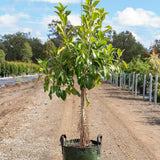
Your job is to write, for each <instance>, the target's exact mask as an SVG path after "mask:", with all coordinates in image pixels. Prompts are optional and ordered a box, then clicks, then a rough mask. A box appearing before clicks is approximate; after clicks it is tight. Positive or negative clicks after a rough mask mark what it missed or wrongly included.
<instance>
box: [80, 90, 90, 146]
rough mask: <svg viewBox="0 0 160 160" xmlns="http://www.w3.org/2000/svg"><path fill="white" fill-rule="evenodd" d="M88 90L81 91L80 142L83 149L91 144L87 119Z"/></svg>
mask: <svg viewBox="0 0 160 160" xmlns="http://www.w3.org/2000/svg"><path fill="white" fill-rule="evenodd" d="M85 108H86V88H85V87H84V88H83V90H82V91H81V120H80V125H81V126H80V142H81V147H86V146H88V144H89V132H88V125H87V119H86V118H87V117H86V112H85Z"/></svg>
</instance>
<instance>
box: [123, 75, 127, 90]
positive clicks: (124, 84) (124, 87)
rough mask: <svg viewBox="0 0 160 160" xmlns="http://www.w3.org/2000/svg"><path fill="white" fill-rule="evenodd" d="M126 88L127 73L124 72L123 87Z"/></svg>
mask: <svg viewBox="0 0 160 160" xmlns="http://www.w3.org/2000/svg"><path fill="white" fill-rule="evenodd" d="M125 88H126V74H125V73H124V87H123V89H125Z"/></svg>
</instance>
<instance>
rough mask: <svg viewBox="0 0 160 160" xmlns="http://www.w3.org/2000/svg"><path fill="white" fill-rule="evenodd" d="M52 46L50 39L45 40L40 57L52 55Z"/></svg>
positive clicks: (44, 57)
mask: <svg viewBox="0 0 160 160" xmlns="http://www.w3.org/2000/svg"><path fill="white" fill-rule="evenodd" d="M54 48H55V45H54V43H53V42H52V41H51V40H50V41H47V42H45V44H44V46H43V52H42V53H43V55H42V59H46V58H50V57H52V56H53V55H54V53H53V50H54Z"/></svg>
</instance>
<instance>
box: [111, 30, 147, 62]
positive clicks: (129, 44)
mask: <svg viewBox="0 0 160 160" xmlns="http://www.w3.org/2000/svg"><path fill="white" fill-rule="evenodd" d="M110 34H111V33H110ZM110 37H111V43H112V45H113V47H115V48H120V49H121V50H124V53H123V55H122V59H123V60H124V61H126V62H127V63H128V62H130V61H131V60H132V59H133V58H134V57H137V56H138V55H139V54H141V57H144V56H145V53H144V52H143V50H144V47H143V46H142V44H141V43H140V42H137V41H136V39H135V37H134V36H133V35H132V33H131V32H129V31H126V32H121V33H119V34H117V33H116V31H113V35H110Z"/></svg>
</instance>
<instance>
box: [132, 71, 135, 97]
mask: <svg viewBox="0 0 160 160" xmlns="http://www.w3.org/2000/svg"><path fill="white" fill-rule="evenodd" d="M134 79H135V72H133V79H132V94H133V93H134Z"/></svg>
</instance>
